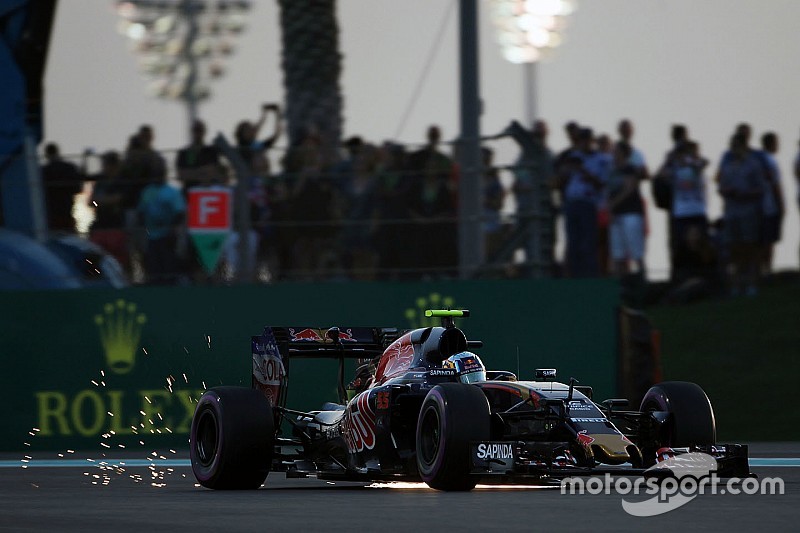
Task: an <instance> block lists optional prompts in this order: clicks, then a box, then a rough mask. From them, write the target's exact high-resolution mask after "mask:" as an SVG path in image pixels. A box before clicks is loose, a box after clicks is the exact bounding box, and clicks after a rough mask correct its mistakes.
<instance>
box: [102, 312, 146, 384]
mask: <svg viewBox="0 0 800 533" xmlns="http://www.w3.org/2000/svg"><path fill="white" fill-rule="evenodd" d="M145 322H147V317H146V316H145V315H144V313H139V312H137V310H136V304H135V303H131V302H126V301H125V300H122V299H119V300H117V301H116V302H114V303H108V304H106V305H105V306H103V312H102V313H101V314H99V315H95V317H94V323H95V324H97V328H98V329H99V330H100V341H101V342H102V344H103V351H105V354H106V363H108V368H109V369H110V370H111V371H112V372H114V373H115V374H127V373H128V372H130V371H131V369H132V368H133V365H134V363H135V362H136V350H137V349H138V348H139V339H140V338H141V335H142V326H144V324H145Z"/></svg>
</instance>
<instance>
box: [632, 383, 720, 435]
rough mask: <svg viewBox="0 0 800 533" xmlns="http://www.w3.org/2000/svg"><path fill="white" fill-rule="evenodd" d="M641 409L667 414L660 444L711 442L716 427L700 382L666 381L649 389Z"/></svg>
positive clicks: (711, 410)
mask: <svg viewBox="0 0 800 533" xmlns="http://www.w3.org/2000/svg"><path fill="white" fill-rule="evenodd" d="M640 409H641V411H642V412H647V411H666V412H667V413H670V415H672V416H670V417H669V419H668V420H667V422H666V423H665V427H664V432H663V434H662V442H661V445H662V446H670V447H681V446H690V445H692V444H696V445H705V444H714V443H716V440H717V428H716V422H715V420H714V409H713V408H712V407H711V402H710V401H709V399H708V396H706V393H705V392H704V391H703V389H701V388H700V386H699V385H697V384H695V383H690V382H688V381H665V382H664V383H659V384H658V385H655V386H653V387H651V388H650V390H648V391H647V394H645V395H644V398H643V399H642V405H641V408H640Z"/></svg>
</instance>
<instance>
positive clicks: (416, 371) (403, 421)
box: [190, 310, 750, 491]
mask: <svg viewBox="0 0 800 533" xmlns="http://www.w3.org/2000/svg"><path fill="white" fill-rule="evenodd" d="M426 315H427V316H430V317H439V318H441V320H442V325H441V326H440V327H426V328H419V329H415V330H411V331H405V332H401V331H399V330H398V329H397V328H377V327H376V328H359V327H353V328H340V327H332V328H313V327H265V328H264V331H263V333H262V334H261V335H258V336H255V337H252V356H253V373H252V387H251V388H247V387H217V388H212V389H209V390H208V391H206V392H205V393H204V394H203V396H202V397H201V398H200V400H199V402H198V404H197V407H196V409H195V413H194V417H193V419H192V426H191V437H190V455H191V464H192V470H193V472H194V475H195V477H196V478H197V480H198V482H199V483H200V484H201V485H202V486H204V487H207V488H211V489H256V488H258V487H260V486H261V485H262V484H263V483H264V481H265V480H266V478H267V475H268V473H269V472H270V471H279V472H285V473H286V476H287V477H309V476H313V477H317V478H319V479H325V480H339V481H424V482H425V483H427V484H428V485H429V486H430V487H432V488H434V489H439V490H445V491H465V490H471V489H473V488H474V487H475V485H476V484H477V483H479V482H480V483H490V484H491V483H502V484H508V483H524V484H534V483H536V484H539V483H544V484H547V483H553V482H557V481H558V480H560V479H563V478H565V477H570V476H576V475H598V474H599V475H603V474H604V473H611V474H615V475H656V474H665V475H668V473H669V472H668V470H658V469H648V468H649V467H651V466H653V465H655V464H656V463H657V462H658V461H661V460H665V459H667V458H672V457H675V456H680V455H681V454H689V453H691V452H702V453H705V454H708V455H711V456H712V457H714V458H715V460H716V461H717V465H718V475H719V476H721V477H722V476H739V477H744V476H747V475H749V474H750V472H749V463H748V454H747V446H746V445H740V444H729V445H720V444H717V443H716V426H715V421H714V412H713V409H712V406H711V403H710V402H709V400H708V397H707V396H706V394H705V392H703V390H702V389H701V388H700V387H699V386H698V385H696V384H694V383H689V382H677V381H673V382H665V383H661V384H658V385H656V386H654V387H652V388H651V389H650V390H649V391H648V392H647V394H646V395H645V396H644V399H643V400H642V402H641V406H640V408H639V410H625V407H626V406H627V403H628V402H627V401H626V400H621V399H609V400H605V401H602V402H599V403H597V402H595V401H594V400H593V398H592V389H591V387H587V386H581V385H578V384H577V382H576V381H575V380H574V379H571V380H570V381H569V383H566V384H565V383H560V382H557V381H555V379H556V370H555V369H547V368H543V369H538V370H536V372H535V376H534V378H535V379H534V380H532V381H523V380H519V379H518V378H517V376H516V375H515V374H514V373H513V372H510V371H487V370H486V369H485V367H484V366H483V363H482V361H481V358H480V357H479V356H478V355H477V354H475V353H474V351H473V350H478V349H480V348H482V347H483V343H482V342H481V341H476V340H467V337H466V335H465V334H464V332H463V331H462V330H461V329H460V328H458V327H456V325H455V319H456V318H463V317H467V316H469V311H467V310H430V311H426ZM297 358H333V359H336V360H338V362H339V372H338V393H339V398H338V402H336V403H326V404H325V405H324V406H322V409H321V410H319V411H310V412H305V411H300V410H294V409H290V408H288V407H286V399H287V390H288V389H287V385H288V377H289V369H290V362H291V361H292V360H294V359H297ZM346 359H356V360H357V362H358V364H359V365H360V366H359V367H358V369H357V370H356V374H355V377H354V378H353V380H352V381H350V382H349V384H347V385H346V384H345V380H344V368H345V360H346ZM284 427H286V431H284V430H283V428H284Z"/></svg>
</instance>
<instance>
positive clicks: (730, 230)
mask: <svg viewBox="0 0 800 533" xmlns="http://www.w3.org/2000/svg"><path fill="white" fill-rule="evenodd" d="M718 176H719V193H720V195H721V196H722V198H723V200H724V217H725V240H726V243H727V244H728V245H729V246H730V254H731V268H732V272H731V292H732V293H733V294H739V293H740V292H741V291H742V290H744V291H745V293H746V294H748V295H755V294H756V293H757V292H758V271H759V253H758V252H759V246H758V244H759V241H760V229H761V228H760V222H761V208H762V202H763V196H764V189H765V184H766V178H765V177H764V167H763V165H762V164H761V162H760V161H759V159H758V158H757V157H756V156H755V155H754V154H753V153H752V151H751V150H750V149H749V148H748V146H747V137H746V135H745V134H743V133H741V132H740V133H737V134H735V135H734V136H733V138H732V139H731V144H730V150H729V152H728V153H727V154H726V155H725V156H724V157H723V158H722V162H721V163H720V169H719V173H718Z"/></svg>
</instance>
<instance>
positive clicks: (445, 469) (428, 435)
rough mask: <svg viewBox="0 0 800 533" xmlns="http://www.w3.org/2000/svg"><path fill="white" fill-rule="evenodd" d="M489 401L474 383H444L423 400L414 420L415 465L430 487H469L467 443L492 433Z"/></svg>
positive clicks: (463, 488) (472, 479)
mask: <svg viewBox="0 0 800 533" xmlns="http://www.w3.org/2000/svg"><path fill="white" fill-rule="evenodd" d="M490 420H491V417H490V411H489V402H488V400H487V399H486V395H485V394H483V391H482V390H481V389H479V388H478V387H476V386H474V385H465V384H462V383H443V384H441V385H437V386H435V387H434V388H433V389H431V391H430V392H429V393H428V395H427V396H426V397H425V400H424V401H423V402H422V409H420V412H419V419H418V420H417V442H416V451H417V468H418V469H419V473H420V476H421V477H422V480H423V481H425V483H427V484H428V486H430V487H431V488H434V489H438V490H447V491H456V490H472V489H473V488H475V484H476V480H475V479H474V478H473V477H472V476H470V470H471V460H470V442H472V441H486V440H489V438H490V436H491V430H490Z"/></svg>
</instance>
